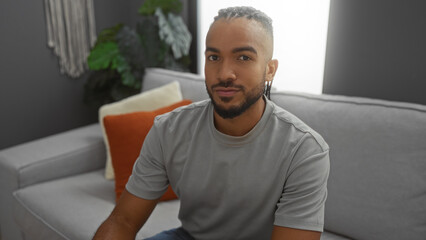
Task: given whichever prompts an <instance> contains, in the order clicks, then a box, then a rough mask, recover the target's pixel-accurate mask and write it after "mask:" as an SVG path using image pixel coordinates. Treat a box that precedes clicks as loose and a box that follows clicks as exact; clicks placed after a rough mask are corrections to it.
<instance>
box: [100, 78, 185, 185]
mask: <svg viewBox="0 0 426 240" xmlns="http://www.w3.org/2000/svg"><path fill="white" fill-rule="evenodd" d="M181 100H182V93H181V91H180V86H179V83H178V82H177V81H171V82H168V84H165V85H163V86H158V88H153V89H150V91H144V92H142V93H140V94H137V95H134V96H131V97H128V98H126V99H123V100H121V101H118V102H114V103H110V104H106V105H104V106H102V107H101V108H100V109H99V123H100V124H101V127H102V133H103V134H104V136H105V128H104V126H103V121H102V119H103V118H104V117H105V116H106V115H111V114H123V113H129V112H135V111H152V110H155V109H157V108H161V107H165V106H168V105H170V104H173V103H176V102H179V101H181ZM104 141H105V146H106V149H107V160H106V166H105V177H106V178H107V179H114V171H113V166H112V163H111V155H110V151H109V143H108V139H107V138H106V137H104Z"/></svg>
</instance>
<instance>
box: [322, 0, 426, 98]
mask: <svg viewBox="0 0 426 240" xmlns="http://www.w3.org/2000/svg"><path fill="white" fill-rule="evenodd" d="M425 9H426V1H423V0H409V1H404V0H370V1H359V0H345V1H342V0H331V8H330V23H329V33H328V43H327V54H326V67H325V74H324V89H323V92H324V93H329V94H342V95H351V96H363V97H373V98H380V99H388V100H395V101H406V102H414V103H422V104H426V94H425V92H426V13H425Z"/></svg>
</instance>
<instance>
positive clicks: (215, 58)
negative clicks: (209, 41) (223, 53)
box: [207, 55, 219, 61]
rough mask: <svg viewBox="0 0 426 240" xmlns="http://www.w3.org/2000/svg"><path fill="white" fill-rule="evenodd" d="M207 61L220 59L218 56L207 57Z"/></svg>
mask: <svg viewBox="0 0 426 240" xmlns="http://www.w3.org/2000/svg"><path fill="white" fill-rule="evenodd" d="M207 59H208V60H209V61H217V60H218V59H219V57H218V56H216V55H210V56H208V57H207Z"/></svg>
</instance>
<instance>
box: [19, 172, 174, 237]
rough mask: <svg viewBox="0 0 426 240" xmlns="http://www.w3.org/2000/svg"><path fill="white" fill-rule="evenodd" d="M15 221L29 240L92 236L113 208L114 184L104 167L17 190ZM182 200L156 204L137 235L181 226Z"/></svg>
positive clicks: (141, 235) (147, 235) (151, 233)
mask: <svg viewBox="0 0 426 240" xmlns="http://www.w3.org/2000/svg"><path fill="white" fill-rule="evenodd" d="M14 197H15V199H16V200H17V202H16V203H17V204H16V206H15V210H16V211H15V220H16V222H17V223H18V225H19V226H20V227H21V229H22V232H23V234H24V235H28V237H29V238H28V239H33V240H37V239H76V240H83V239H92V237H93V235H94V233H95V232H96V230H97V229H98V227H99V226H100V224H101V223H102V222H103V221H104V220H105V219H106V218H107V217H108V215H109V214H110V213H111V211H112V209H113V208H114V205H115V204H114V199H115V195H114V183H113V182H112V181H108V180H106V179H105V178H104V176H103V170H97V171H94V172H89V173H85V174H81V175H76V176H72V177H68V178H63V179H58V180H54V181H49V182H44V183H41V184H37V185H32V186H30V187H27V188H23V189H20V190H18V191H17V192H15V193H14ZM178 210H179V201H178V200H174V201H168V202H161V203H159V204H158V205H157V207H156V208H155V210H154V212H153V213H152V215H151V217H150V218H149V219H148V221H147V222H146V224H145V226H144V227H143V228H142V229H141V230H140V231H139V233H138V238H137V239H141V238H146V237H149V236H152V235H154V234H156V233H158V232H160V231H163V230H167V229H170V228H174V227H178V226H180V221H179V220H178V218H177V215H178Z"/></svg>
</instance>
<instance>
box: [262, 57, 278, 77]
mask: <svg viewBox="0 0 426 240" xmlns="http://www.w3.org/2000/svg"><path fill="white" fill-rule="evenodd" d="M277 69H278V60H276V59H272V60H269V62H268V64H267V66H266V76H265V80H266V81H272V80H274V76H275V73H276V72H277Z"/></svg>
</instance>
